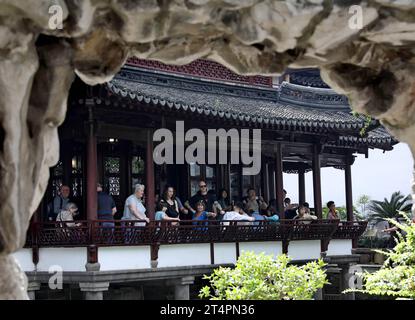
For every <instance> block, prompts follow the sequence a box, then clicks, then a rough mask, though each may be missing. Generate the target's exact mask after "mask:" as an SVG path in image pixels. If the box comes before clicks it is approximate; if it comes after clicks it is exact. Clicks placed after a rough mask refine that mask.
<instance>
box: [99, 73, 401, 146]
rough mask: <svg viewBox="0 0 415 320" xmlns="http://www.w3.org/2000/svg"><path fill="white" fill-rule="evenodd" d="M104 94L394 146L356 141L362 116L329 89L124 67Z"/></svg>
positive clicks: (381, 134) (383, 139) (376, 134)
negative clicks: (234, 82) (264, 84)
mask: <svg viewBox="0 0 415 320" xmlns="http://www.w3.org/2000/svg"><path fill="white" fill-rule="evenodd" d="M106 86H107V90H109V93H110V94H112V95H113V94H115V95H117V96H119V97H121V99H128V100H129V101H132V102H134V101H137V102H144V103H146V104H151V105H154V106H156V107H160V108H165V109H167V110H168V109H172V110H181V111H182V112H192V113H196V114H199V115H205V116H210V117H212V116H213V117H217V118H220V119H223V120H225V121H226V120H239V121H244V122H246V123H248V124H250V125H254V126H260V127H261V126H268V127H269V126H270V127H272V128H276V129H279V128H283V129H284V130H293V131H297V130H299V131H317V132H334V133H337V134H338V136H339V141H338V142H339V144H340V145H343V144H350V143H352V144H366V145H373V146H374V147H377V146H381V145H382V146H385V145H390V144H393V143H396V142H395V140H394V139H392V138H391V136H390V135H389V134H388V133H387V132H386V131H385V130H384V129H383V128H378V129H376V130H374V131H371V132H369V134H368V136H367V137H364V138H363V137H360V135H359V133H360V130H361V129H362V128H363V127H364V126H365V119H364V118H363V117H356V116H354V115H352V114H351V110H350V108H349V106H348V103H347V98H345V97H344V96H341V95H338V94H336V93H335V92H334V91H332V90H330V89H320V88H304V87H301V86H298V85H292V84H288V83H283V84H282V85H281V86H280V87H278V88H258V87H253V86H246V85H245V86H242V85H229V84H224V83H219V82H215V81H209V80H201V79H191V78H190V77H186V76H177V75H175V76H172V75H168V74H166V73H164V72H161V73H160V72H157V71H154V70H146V69H140V68H131V67H124V68H123V69H122V70H121V72H120V73H119V74H118V75H117V76H116V77H115V78H114V79H113V80H111V81H110V82H109V83H107V85H106Z"/></svg>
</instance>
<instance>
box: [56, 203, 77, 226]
mask: <svg viewBox="0 0 415 320" xmlns="http://www.w3.org/2000/svg"><path fill="white" fill-rule="evenodd" d="M77 214H78V207H77V205H76V204H75V203H73V202H69V203H68V204H67V205H66V206H65V208H64V209H63V210H61V211H60V212H59V213H58V215H57V217H56V221H74V216H76V215H77ZM65 225H66V226H67V227H80V226H81V223H74V222H66V223H65Z"/></svg>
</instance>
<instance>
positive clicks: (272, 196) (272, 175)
mask: <svg viewBox="0 0 415 320" xmlns="http://www.w3.org/2000/svg"><path fill="white" fill-rule="evenodd" d="M274 170H275V168H274V166H273V165H272V164H268V183H269V197H270V200H271V199H275V195H276V194H277V192H276V191H275V172H274Z"/></svg>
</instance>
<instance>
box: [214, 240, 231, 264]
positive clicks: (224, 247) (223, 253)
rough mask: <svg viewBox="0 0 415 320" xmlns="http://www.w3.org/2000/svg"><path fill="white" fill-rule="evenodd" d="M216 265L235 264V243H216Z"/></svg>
mask: <svg viewBox="0 0 415 320" xmlns="http://www.w3.org/2000/svg"><path fill="white" fill-rule="evenodd" d="M214 250H215V264H222V263H235V262H236V244H235V243H215V245H214Z"/></svg>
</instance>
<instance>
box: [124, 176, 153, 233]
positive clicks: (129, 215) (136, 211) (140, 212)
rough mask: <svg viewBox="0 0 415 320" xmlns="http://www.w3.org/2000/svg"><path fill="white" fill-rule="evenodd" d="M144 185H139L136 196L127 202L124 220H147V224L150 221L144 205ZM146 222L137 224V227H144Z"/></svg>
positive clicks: (133, 195) (135, 192)
mask: <svg viewBox="0 0 415 320" xmlns="http://www.w3.org/2000/svg"><path fill="white" fill-rule="evenodd" d="M143 196H144V185H143V184H137V185H136V186H135V191H134V194H132V195H131V196H129V197H128V198H127V200H125V206H124V214H123V216H122V220H145V221H146V222H147V223H149V222H150V219H149V218H147V216H146V208H145V207H144V205H143ZM145 225H146V223H145V222H137V223H136V224H135V226H138V227H144V226H145Z"/></svg>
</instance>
